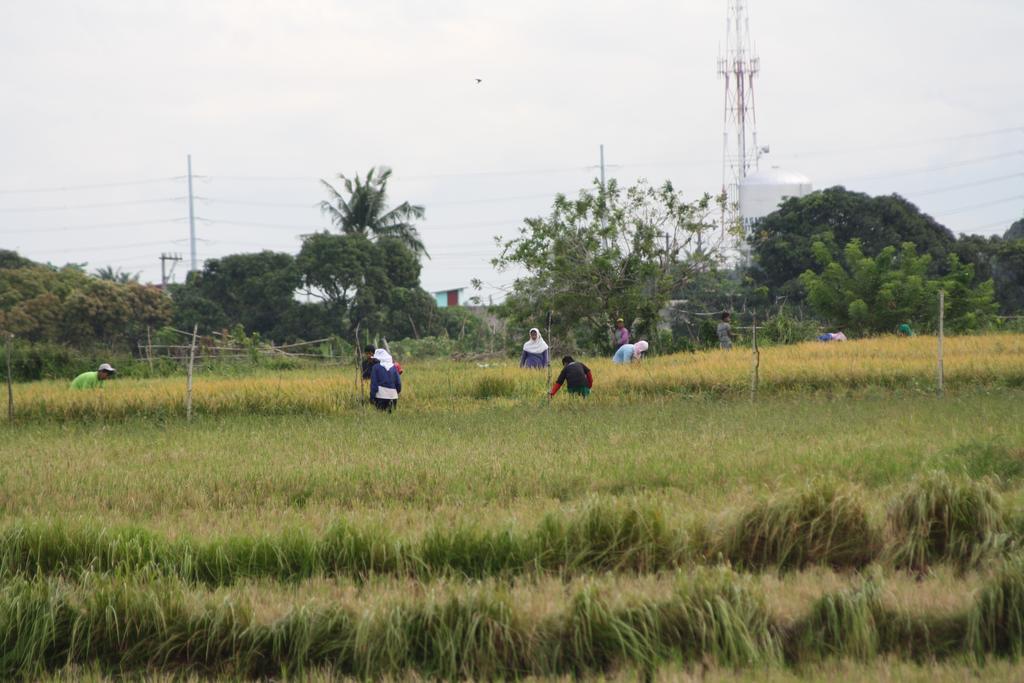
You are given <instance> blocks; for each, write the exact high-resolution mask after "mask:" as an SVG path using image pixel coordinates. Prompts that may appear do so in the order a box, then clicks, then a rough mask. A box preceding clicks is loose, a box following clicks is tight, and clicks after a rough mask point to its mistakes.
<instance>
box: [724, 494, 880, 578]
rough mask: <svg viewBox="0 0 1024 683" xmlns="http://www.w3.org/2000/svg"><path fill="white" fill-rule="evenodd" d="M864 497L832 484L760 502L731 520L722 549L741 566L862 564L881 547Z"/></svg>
mask: <svg viewBox="0 0 1024 683" xmlns="http://www.w3.org/2000/svg"><path fill="white" fill-rule="evenodd" d="M881 541H882V539H881V535H880V533H879V532H878V530H877V529H876V528H874V527H873V526H872V524H871V523H870V520H869V518H868V513H867V509H866V508H865V506H864V504H863V502H862V501H861V500H860V497H859V496H858V495H857V494H856V493H854V492H852V491H849V490H847V491H841V490H839V489H837V487H836V486H835V484H832V483H828V482H826V483H819V484H816V485H810V486H808V487H806V488H805V489H804V490H802V491H799V492H797V493H796V494H787V495H784V496H779V497H776V498H774V499H770V500H767V501H764V502H761V503H759V504H757V505H755V506H753V507H751V508H749V509H748V510H746V511H745V512H742V513H741V514H740V515H739V516H738V518H737V519H735V520H734V521H732V522H731V523H729V524H727V526H726V528H725V530H724V532H723V534H722V537H721V538H720V540H719V542H718V545H717V548H716V549H717V552H718V553H720V554H721V555H722V556H724V557H725V558H727V559H728V560H729V561H731V562H732V563H733V564H734V565H736V566H737V567H742V568H750V569H763V568H765V567H769V566H775V567H778V568H779V569H780V570H790V569H801V568H803V567H806V566H807V565H809V564H825V565H830V566H833V567H853V568H856V567H862V566H864V565H866V564H868V563H869V562H871V561H872V560H873V559H874V558H875V556H876V555H877V554H878V551H879V549H880V546H881Z"/></svg>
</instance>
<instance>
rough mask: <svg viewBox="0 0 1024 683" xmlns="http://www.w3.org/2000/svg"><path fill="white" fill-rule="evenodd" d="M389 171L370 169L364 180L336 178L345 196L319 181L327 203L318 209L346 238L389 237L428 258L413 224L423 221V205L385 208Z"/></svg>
mask: <svg viewBox="0 0 1024 683" xmlns="http://www.w3.org/2000/svg"><path fill="white" fill-rule="evenodd" d="M390 178H391V169H390V168H387V167H384V166H380V167H377V168H372V169H370V171H369V172H368V173H367V174H366V179H365V180H362V179H360V178H359V174H356V176H355V177H354V178H348V177H346V176H345V175H343V174H339V175H338V179H339V180H341V187H342V189H343V190H344V194H343V193H342V192H339V191H338V190H336V189H335V188H334V187H333V186H332V185H331V184H330V183H329V182H327V181H326V180H321V181H320V182H321V183H323V186H324V188H325V189H326V190H327V194H328V196H329V197H330V199H328V200H324V201H322V202H320V210H321V211H322V212H323V213H324V214H326V215H327V216H329V217H330V219H331V224H332V225H334V226H335V227H336V228H338V229H339V230H340V231H341V232H342V233H343V234H345V235H361V236H363V237H366V238H368V239H377V238H385V237H391V238H395V239H398V240H400V241H401V242H403V243H404V244H405V246H407V247H408V248H409V249H411V250H412V252H413V254H415V255H416V256H427V250H426V248H425V247H424V246H423V241H422V240H421V239H420V235H419V232H418V231H417V230H416V226H415V224H414V221H416V220H422V219H423V217H424V215H425V213H424V210H423V207H422V206H415V205H413V204H410V203H409V202H402V203H401V204H399V205H398V206H396V207H394V208H388V195H387V186H388V180H389V179H390Z"/></svg>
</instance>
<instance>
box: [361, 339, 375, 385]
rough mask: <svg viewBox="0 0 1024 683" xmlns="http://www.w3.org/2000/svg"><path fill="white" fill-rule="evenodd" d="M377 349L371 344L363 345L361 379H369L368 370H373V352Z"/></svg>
mask: <svg viewBox="0 0 1024 683" xmlns="http://www.w3.org/2000/svg"><path fill="white" fill-rule="evenodd" d="M376 350H377V349H376V348H375V347H374V345H373V344H367V345H366V346H365V347H363V368H362V370H363V379H370V372H371V371H372V370H373V364H374V360H373V353H374V352H375V351H376Z"/></svg>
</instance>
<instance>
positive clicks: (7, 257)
mask: <svg viewBox="0 0 1024 683" xmlns="http://www.w3.org/2000/svg"><path fill="white" fill-rule="evenodd" d="M38 265H40V264H38V263H36V262H35V261H30V260H29V259H27V258H25V257H24V256H21V255H20V254H18V252H16V251H11V250H9V249H0V270H5V269H9V268H31V267H33V266H38Z"/></svg>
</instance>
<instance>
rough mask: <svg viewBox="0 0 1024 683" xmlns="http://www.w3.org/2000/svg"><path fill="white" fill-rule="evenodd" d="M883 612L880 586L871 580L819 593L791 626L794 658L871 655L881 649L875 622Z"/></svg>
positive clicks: (862, 656)
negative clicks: (845, 589) (849, 587)
mask: <svg viewBox="0 0 1024 683" xmlns="http://www.w3.org/2000/svg"><path fill="white" fill-rule="evenodd" d="M884 611H885V610H884V608H883V606H882V599H881V589H880V587H879V584H878V583H877V582H876V581H875V580H872V579H868V580H865V581H863V582H862V583H861V584H860V585H859V586H858V587H856V588H855V589H853V590H847V591H840V592H838V593H829V594H827V595H823V596H822V597H820V598H818V599H817V600H816V601H815V602H814V604H813V605H812V606H811V611H810V613H809V614H808V615H807V616H806V617H805V618H804V619H803V620H802V621H801V623H800V624H799V626H797V627H796V628H795V629H794V632H795V634H796V635H795V636H794V638H793V643H792V646H793V647H796V648H797V649H798V650H797V657H796V658H799V659H806V658H808V656H810V657H814V658H825V657H845V658H851V659H859V660H869V659H872V658H874V657H875V656H877V655H878V653H879V652H880V650H881V636H880V634H879V621H880V620H882V619H884V616H883V615H884Z"/></svg>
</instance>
